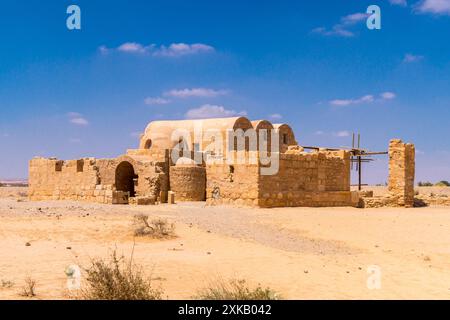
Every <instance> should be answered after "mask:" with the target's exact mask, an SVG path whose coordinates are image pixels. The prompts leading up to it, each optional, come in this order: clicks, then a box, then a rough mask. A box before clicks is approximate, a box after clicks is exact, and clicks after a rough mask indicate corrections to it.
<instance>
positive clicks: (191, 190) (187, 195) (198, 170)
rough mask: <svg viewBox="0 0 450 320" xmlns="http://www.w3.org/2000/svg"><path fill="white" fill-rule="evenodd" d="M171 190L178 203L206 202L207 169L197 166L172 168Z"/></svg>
mask: <svg viewBox="0 0 450 320" xmlns="http://www.w3.org/2000/svg"><path fill="white" fill-rule="evenodd" d="M169 176H170V180H169V181H170V190H171V191H173V192H175V199H176V201H204V200H205V195H206V169H205V168H204V167H201V166H196V165H176V166H172V167H170V174H169Z"/></svg>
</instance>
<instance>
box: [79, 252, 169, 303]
mask: <svg viewBox="0 0 450 320" xmlns="http://www.w3.org/2000/svg"><path fill="white" fill-rule="evenodd" d="M85 272H86V273H87V278H86V281H87V288H86V289H83V290H82V293H81V294H82V297H83V298H84V299H87V300H159V299H161V295H162V291H161V290H157V289H153V288H152V285H151V278H147V277H145V275H144V273H143V271H142V268H141V267H138V266H136V265H134V264H133V260H132V258H131V259H130V261H126V260H125V259H124V257H123V256H122V257H120V258H119V257H117V253H116V251H114V252H113V254H112V255H111V257H110V259H109V260H102V259H95V260H93V261H92V262H91V265H90V267H89V268H87V269H86V270H85Z"/></svg>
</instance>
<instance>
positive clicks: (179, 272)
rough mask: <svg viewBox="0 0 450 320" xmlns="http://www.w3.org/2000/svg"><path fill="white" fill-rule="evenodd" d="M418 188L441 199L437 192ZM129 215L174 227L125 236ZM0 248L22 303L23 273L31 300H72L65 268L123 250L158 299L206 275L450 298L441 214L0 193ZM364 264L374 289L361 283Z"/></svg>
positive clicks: (448, 223) (336, 291)
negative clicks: (162, 233) (157, 235)
mask: <svg viewBox="0 0 450 320" xmlns="http://www.w3.org/2000/svg"><path fill="white" fill-rule="evenodd" d="M367 189H370V190H375V193H382V192H385V191H386V190H385V188H383V187H367ZM418 192H419V193H426V192H433V193H441V194H448V195H449V196H450V188H445V187H442V188H437V187H432V188H419V189H418ZM136 214H145V215H148V216H150V218H156V217H158V218H163V219H167V220H168V221H169V222H170V223H174V225H175V233H176V237H175V238H171V239H166V240H159V239H152V238H147V237H136V236H134V233H133V227H132V222H133V217H134V216H135V215H136ZM0 250H1V259H0V299H29V298H26V297H23V296H22V295H21V288H22V286H23V285H24V281H25V279H26V278H32V279H34V280H35V281H36V288H35V290H36V296H35V297H34V298H33V299H73V298H74V296H73V294H72V293H71V292H69V290H68V288H67V276H66V273H65V270H66V268H67V267H68V266H70V265H78V266H80V267H81V269H82V270H83V267H84V266H88V265H89V263H90V261H92V259H94V258H106V257H108V256H109V255H110V254H111V252H113V251H114V250H116V251H117V252H119V253H120V254H123V255H124V256H126V257H127V256H131V255H133V261H134V263H136V264H138V265H140V266H142V267H143V268H144V270H145V272H146V273H148V275H149V276H150V277H151V278H152V279H153V285H154V286H156V287H158V288H161V289H162V290H164V298H165V299H192V298H193V297H194V296H195V293H196V292H197V291H198V290H201V289H202V288H203V287H204V286H206V285H208V283H214V282H215V281H216V280H217V279H245V280H246V281H247V282H248V283H250V284H252V285H255V286H256V285H258V284H260V285H261V286H263V287H269V288H271V289H272V290H275V291H276V292H277V293H279V295H280V297H282V298H283V299H449V298H450V207H424V208H411V209H404V208H377V209H356V208H347V207H346V208H280V209H250V208H237V207H226V206H217V207H211V206H206V205H205V204H204V203H178V204H175V205H166V204H163V205H156V206H126V205H101V204H92V203H84V202H73V201H45V202H31V201H28V200H27V188H26V187H1V188H0ZM373 266H377V267H378V268H379V271H380V273H379V280H380V282H379V286H378V287H376V288H373V287H370V286H368V279H369V277H370V276H371V274H370V273H369V272H368V271H369V270H370V268H371V267H373ZM82 277H83V272H82ZM75 298H76V297H75Z"/></svg>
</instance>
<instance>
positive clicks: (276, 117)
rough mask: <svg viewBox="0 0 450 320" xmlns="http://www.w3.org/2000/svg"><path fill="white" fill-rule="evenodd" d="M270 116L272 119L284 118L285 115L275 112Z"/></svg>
mask: <svg viewBox="0 0 450 320" xmlns="http://www.w3.org/2000/svg"><path fill="white" fill-rule="evenodd" d="M269 118H270V119H271V120H280V119H283V116H282V115H281V114H279V113H273V114H271V115H269Z"/></svg>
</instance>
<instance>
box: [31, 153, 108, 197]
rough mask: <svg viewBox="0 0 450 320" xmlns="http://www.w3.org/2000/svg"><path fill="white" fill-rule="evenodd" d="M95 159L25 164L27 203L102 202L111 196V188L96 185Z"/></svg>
mask: <svg viewBox="0 0 450 320" xmlns="http://www.w3.org/2000/svg"><path fill="white" fill-rule="evenodd" d="M99 182H100V177H99V172H98V167H97V166H96V161H95V159H92V158H87V159H79V160H69V161H62V160H57V159H54V158H50V159H45V158H34V159H32V160H31V161H30V164H29V193H28V195H29V198H30V199H31V200H87V201H93V202H104V201H105V197H106V196H108V197H111V201H112V196H113V190H112V186H111V185H109V186H106V185H105V186H102V185H100V184H99Z"/></svg>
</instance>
